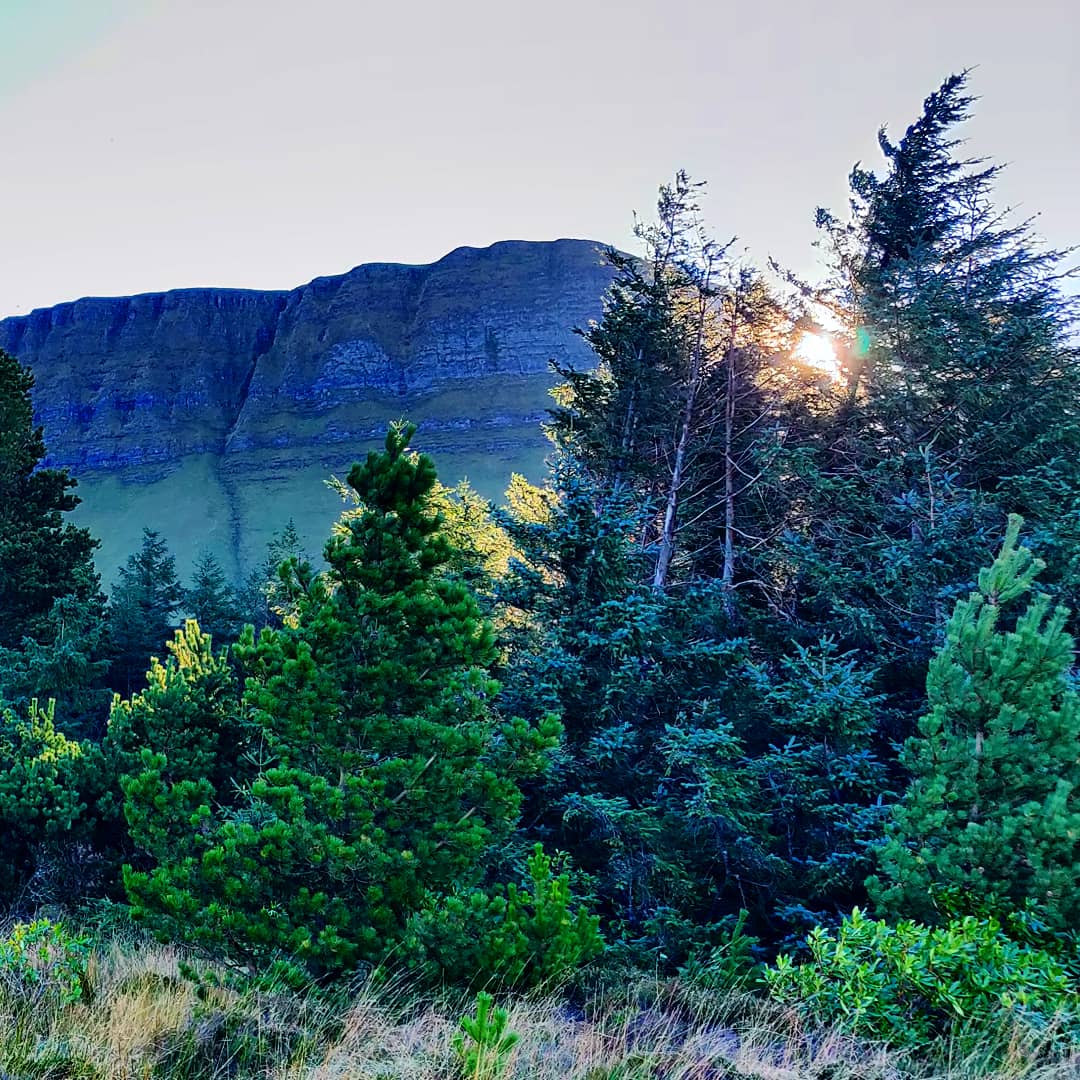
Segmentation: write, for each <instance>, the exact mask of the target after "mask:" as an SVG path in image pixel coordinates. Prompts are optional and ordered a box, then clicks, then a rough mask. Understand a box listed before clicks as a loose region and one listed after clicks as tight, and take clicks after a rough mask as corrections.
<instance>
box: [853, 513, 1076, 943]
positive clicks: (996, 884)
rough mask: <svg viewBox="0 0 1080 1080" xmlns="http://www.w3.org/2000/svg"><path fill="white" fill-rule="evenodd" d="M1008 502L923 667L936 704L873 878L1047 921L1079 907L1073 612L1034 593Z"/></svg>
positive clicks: (887, 888)
mask: <svg viewBox="0 0 1080 1080" xmlns="http://www.w3.org/2000/svg"><path fill="white" fill-rule="evenodd" d="M1021 524H1022V521H1021V519H1020V518H1019V517H1018V516H1015V515H1013V516H1011V517H1010V519H1009V524H1008V529H1007V530H1006V534H1005V541H1004V544H1003V546H1002V548H1001V552H1000V554H999V555H998V557H997V558H996V559H995V561H994V563H993V564H992V565H991V566H990V567H989V568H987V569H984V570H982V571H981V572H980V573H979V579H978V588H977V590H976V591H975V592H973V593H972V594H971V595H970V597H968V599H966V600H961V601H958V602H957V604H956V607H955V610H954V611H953V614H952V618H951V619H950V620H949V623H948V626H947V628H946V634H945V643H944V645H943V646H942V648H941V650H940V651H939V652H938V654H937V655H936V656H935V657H934V659H933V662H932V663H931V665H930V670H929V674H928V676H927V681H926V690H927V698H928V706H929V708H928V711H927V712H926V714H925V715H924V716H923V717H922V719H921V720H920V721H919V724H918V734H917V735H915V736H914V737H913V738H912V739H911V740H910V741H909V742H908V744H907V745H906V747H905V750H904V754H903V757H902V762H903V764H904V765H905V766H906V768H907V769H908V770H909V771H910V773H911V783H910V786H909V787H908V789H907V791H906V793H905V795H904V797H903V799H902V801H901V802H900V804H899V805H898V806H897V807H896V810H895V818H894V823H893V826H892V828H891V830H890V835H889V838H888V841H887V842H886V843H885V845H884V846H883V847H882V849H881V852H880V856H879V864H880V874H879V877H878V878H877V879H876V880H874V881H873V882H872V883H871V884H872V886H873V890H874V892H875V894H876V896H877V900H878V903H879V906H880V907H881V908H882V910H884V911H886V912H889V913H892V914H901V915H904V916H905V917H915V918H921V919H924V920H932V919H934V918H935V917H936V916H937V915H938V911H939V910H940V908H939V906H938V905H940V906H941V907H943V908H944V909H945V910H946V911H950V910H953V911H954V910H955V909H956V908H957V907H960V908H963V907H965V906H966V907H967V909H968V910H969V911H971V910H972V909H974V911H975V912H977V913H982V912H983V911H985V910H993V909H995V908H996V909H997V911H998V913H999V914H1002V915H1008V914H1010V913H1012V912H1016V911H1019V910H1021V909H1022V908H1023V907H1024V905H1025V903H1033V904H1034V905H1035V906H1036V908H1037V911H1038V915H1039V916H1040V918H1041V919H1042V920H1043V921H1044V922H1045V923H1046V924H1048V925H1050V926H1052V927H1054V928H1056V929H1059V930H1065V929H1070V928H1075V927H1076V926H1077V925H1078V920H1080V697H1078V695H1077V692H1076V689H1075V686H1074V684H1073V681H1072V678H1071V671H1072V665H1073V640H1072V638H1071V637H1070V636H1069V635H1068V634H1067V633H1066V632H1065V623H1066V620H1067V617H1068V612H1067V611H1066V610H1065V609H1064V608H1062V607H1057V608H1052V606H1051V601H1050V598H1049V597H1048V596H1046V595H1045V594H1044V595H1039V596H1037V597H1035V599H1034V600H1031V601H1030V602H1029V603H1028V604H1027V607H1026V609H1025V610H1024V611H1023V612H1022V613H1020V614H1018V615H1017V617H1016V618H1015V620H1014V619H1011V618H1010V617H1009V616H1010V614H1011V611H1012V609H1013V607H1014V605H1016V604H1017V602H1018V601H1020V600H1022V599H1023V598H1024V597H1025V596H1026V595H1027V594H1028V593H1029V592H1030V590H1031V588H1032V585H1033V583H1034V581H1035V578H1036V576H1037V575H1038V574H1039V572H1040V571H1041V570H1042V569H1043V563H1042V562H1041V561H1040V560H1038V559H1035V558H1034V557H1033V556H1032V554H1031V552H1030V551H1029V550H1028V549H1027V548H1025V547H1022V546H1020V545H1019V543H1018V538H1019V534H1020V527H1021Z"/></svg>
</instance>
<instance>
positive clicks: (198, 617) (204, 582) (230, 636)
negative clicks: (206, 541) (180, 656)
mask: <svg viewBox="0 0 1080 1080" xmlns="http://www.w3.org/2000/svg"><path fill="white" fill-rule="evenodd" d="M184 607H185V609H186V610H187V613H188V614H189V615H190V616H191V617H192V618H193V619H195V621H196V622H197V623H198V624H199V627H200V629H201V630H202V631H203V632H204V633H206V634H209V635H210V637H211V638H212V639H213V641H214V643H215V644H216V645H217V646H219V647H220V646H222V645H228V644H230V643H231V642H233V641H235V640H236V638H237V637H238V636H239V634H240V629H241V622H240V614H239V610H238V604H237V599H236V594H235V592H234V591H233V588H232V586H231V585H230V584H229V581H228V578H226V576H225V571H224V570H223V569H222V567H221V563H219V562H218V560H217V559H216V558H215V557H214V555H213V554H212V553H211V552H205V553H204V554H203V555H202V557H201V558H200V559H199V561H198V562H197V563H196V564H195V567H194V569H193V570H192V576H191V585H190V587H189V588H188V589H186V590H185V592H184Z"/></svg>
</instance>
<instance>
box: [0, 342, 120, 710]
mask: <svg viewBox="0 0 1080 1080" xmlns="http://www.w3.org/2000/svg"><path fill="white" fill-rule="evenodd" d="M33 385H34V380H33V376H32V375H31V373H30V372H29V371H28V370H27V369H26V368H24V367H22V366H21V365H20V364H19V363H18V362H17V361H16V360H15V359H14V357H12V356H9V355H8V354H7V353H5V352H3V351H2V350H0V700H3V699H6V700H8V701H10V702H16V701H18V702H20V703H22V704H23V705H24V706H25V705H26V704H28V703H29V700H30V699H31V698H34V697H37V698H40V699H41V700H42V701H44V700H46V699H47V698H48V697H56V698H57V699H58V704H57V709H58V714H57V715H58V719H59V721H60V722H61V723H63V724H70V725H72V727H75V728H78V727H80V726H82V725H84V724H89V725H92V724H93V723H94V722H96V719H99V718H100V716H101V713H100V707H101V704H102V703H101V701H100V700H99V698H97V697H95V690H96V688H97V687H98V686H99V685H100V684H99V681H98V680H99V679H100V675H101V671H100V669H99V667H98V666H97V664H96V661H97V659H98V657H97V656H96V655H94V653H95V652H96V650H97V648H98V644H99V640H100V630H101V621H102V609H103V604H104V597H102V595H101V587H100V580H99V578H98V575H97V571H96V570H95V568H94V563H93V553H94V550H95V549H96V547H97V541H96V540H94V539H93V538H92V537H91V535H90V533H89V532H88V531H87V530H86V529H80V528H77V527H76V526H74V525H72V524H70V522H68V521H66V520H65V515H66V514H67V513H69V512H70V511H71V510H73V509H74V508H75V507H76V506H77V505H78V502H79V500H78V498H77V497H76V496H75V494H74V493H73V490H72V489H73V488H74V487H75V481H74V480H73V479H72V478H71V477H70V476H69V475H68V473H67V472H66V471H65V470H62V469H48V468H41V467H40V466H41V463H42V461H43V459H44V457H45V443H44V440H43V438H42V429H41V428H40V427H35V426H34V422H33V407H32V403H31V397H30V394H31V390H32V388H33Z"/></svg>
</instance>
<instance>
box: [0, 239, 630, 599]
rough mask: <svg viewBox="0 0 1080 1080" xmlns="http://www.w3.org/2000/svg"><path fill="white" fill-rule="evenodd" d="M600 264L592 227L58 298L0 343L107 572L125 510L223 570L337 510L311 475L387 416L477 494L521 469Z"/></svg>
mask: <svg viewBox="0 0 1080 1080" xmlns="http://www.w3.org/2000/svg"><path fill="white" fill-rule="evenodd" d="M610 280H611V271H610V269H609V268H608V267H607V266H605V265H604V260H603V254H602V248H601V246H600V245H598V244H596V243H593V242H591V241H584V240H556V241H552V242H550V243H534V242H524V241H520V242H519V241H507V242H503V243H499V244H495V245H493V246H492V247H490V248H485V249H482V250H480V249H475V248H459V249H457V250H456V251H453V252H451V253H450V254H449V255H447V256H446V257H445V258H443V259H440V260H439V261H438V262H436V263H433V264H431V265H429V266H402V265H396V264H371V265H365V266H359V267H357V268H356V269H354V270H351V271H349V272H348V273H346V274H342V275H340V276H337V277H326V278H316V279H315V280H314V281H312V282H310V283H309V284H307V285H303V286H301V287H299V288H297V289H293V290H291V291H288V292H256V291H246V290H236V289H180V290H175V291H173V292H167V293H154V294H147V295H143V296H133V297H122V298H113V299H97V298H93V299H85V300H77V301H75V302H73V303H66V304H59V305H57V306H56V307H53V308H47V309H41V310H37V311H34V312H32V313H31V314H29V315H25V316H17V317H14V318H9V319H4V320H0V348H3V349H5V350H7V351H8V352H9V353H12V354H13V355H15V356H17V357H18V358H19V359H20V360H21V361H22V362H23V363H25V364H28V365H30V367H31V368H32V369H33V370H34V373H35V376H36V380H37V385H36V389H35V409H36V411H37V414H38V417H39V420H40V422H41V423H42V424H43V425H44V427H45V436H46V440H47V443H48V447H49V464H55V465H63V466H67V467H69V468H70V469H71V471H72V472H73V474H74V475H75V476H76V477H77V478H78V479H79V483H80V494H81V496H82V498H83V500H84V503H83V506H82V507H80V509H79V511H78V514H79V516H80V518H81V520H82V521H83V522H85V523H86V524H89V525H90V526H91V527H92V528H93V529H94V530H95V532H96V534H97V535H98V536H99V537H101V539H102V541H103V544H102V550H101V553H100V560H99V561H100V564H101V569H102V572H103V574H104V575H105V577H106V578H107V579H109V578H111V577H112V576H113V575H114V573H115V567H116V566H117V564H118V563H119V562H120V561H122V560H123V558H124V557H125V556H126V554H127V553H128V552H130V551H132V550H133V549H134V547H135V546H136V545H137V544H138V541H139V534H140V532H141V529H142V527H143V526H144V525H148V526H150V527H151V528H156V529H158V530H159V531H160V532H162V533H163V534H164V535H165V536H166V538H167V539H168V540H169V542H170V544H171V546H172V547H173V550H174V551H175V552H176V553H177V556H178V563H179V565H180V569H181V570H182V571H184V572H186V570H187V569H188V567H189V566H190V564H191V563H192V562H193V561H194V559H195V558H197V557H198V556H199V554H200V553H201V552H202V551H204V550H209V551H213V552H214V553H215V554H217V555H218V556H219V557H220V558H222V560H223V561H224V563H225V565H226V567H227V569H228V570H229V571H230V572H231V573H232V574H234V575H237V576H239V575H241V574H242V573H244V572H245V571H246V570H247V569H248V568H250V566H251V565H252V564H253V562H254V561H255V560H256V559H257V558H258V557H259V554H260V553H261V552H262V551H263V549H264V547H265V543H266V541H267V540H268V539H269V537H270V536H271V535H272V534H273V533H274V532H275V531H276V530H278V529H280V528H281V527H282V526H283V525H284V524H285V522H286V521H288V520H289V519H290V518H293V519H295V521H296V523H297V525H298V527H299V528H300V530H301V533H302V534H303V535H304V537H305V539H306V541H307V542H308V544H309V546H310V549H311V553H312V554H313V555H314V554H317V552H318V550H319V547H320V545H321V542H322V539H323V538H324V537H325V534H326V530H327V526H328V524H329V523H330V521H332V519H333V517H334V516H335V514H336V513H337V511H338V509H339V508H340V504H339V503H338V502H337V497H336V496H335V495H334V494H333V493H332V491H331V490H330V489H329V488H328V487H327V486H326V484H325V483H324V481H325V480H326V479H327V477H329V476H330V475H331V474H337V475H343V474H344V473H345V472H346V471H347V470H348V467H349V465H350V464H351V462H352V461H353V460H355V459H356V458H357V457H358V456H362V455H363V453H364V452H365V451H366V450H367V449H369V448H370V447H371V446H373V445H375V444H376V443H377V442H378V441H379V440H380V438H381V436H382V434H383V433H384V432H385V429H386V425H387V423H388V422H389V421H390V420H393V419H397V418H399V417H403V416H406V417H409V418H410V419H413V420H415V421H416V422H417V423H418V424H419V426H420V431H419V433H418V436H417V438H416V440H415V445H416V446H417V447H418V448H420V449H424V450H427V451H429V452H431V453H433V454H434V455H435V456H436V459H437V461H438V463H439V466H440V473H441V475H443V476H444V477H445V478H446V479H447V480H448V481H452V480H455V479H457V478H460V477H462V476H466V475H467V476H468V477H469V478H470V479H471V480H472V481H473V483H474V484H475V486H476V487H477V488H478V489H480V490H481V492H482V493H483V494H485V495H488V496H490V497H497V496H498V494H499V493H500V491H501V490H502V489H503V487H504V486H505V484H506V481H507V480H508V479H509V476H510V473H511V472H512V471H514V470H517V471H524V472H526V473H535V472H536V471H538V469H539V467H540V463H541V461H542V459H543V456H544V454H545V452H546V442H545V440H544V437H543V434H542V432H541V430H540V421H541V420H542V419H543V416H544V410H545V409H546V407H547V406H548V404H549V400H548V398H547V391H548V389H549V388H550V386H551V382H552V376H551V374H550V368H549V363H550V361H551V360H552V359H557V360H559V361H561V362H564V363H565V362H570V363H574V364H578V365H587V364H588V363H589V356H590V354H589V352H588V350H587V348H586V347H585V344H584V342H583V341H582V340H581V338H580V337H579V336H578V335H576V334H575V333H574V328H575V327H580V326H584V325H586V324H587V323H588V322H589V321H590V320H591V319H595V318H596V317H598V315H599V314H600V310H601V303H602V296H603V294H604V292H605V290H606V288H607V286H608V285H609V283H610Z"/></svg>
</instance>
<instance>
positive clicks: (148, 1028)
mask: <svg viewBox="0 0 1080 1080" xmlns="http://www.w3.org/2000/svg"><path fill="white" fill-rule="evenodd" d="M90 982H91V985H92V988H93V996H92V998H91V999H90V1000H89V1001H85V1002H81V1003H79V1004H75V1005H62V1004H59V1003H57V1002H55V1001H52V1002H50V1000H49V999H48V998H47V997H41V996H39V997H38V998H37V1000H31V999H29V998H28V997H27V996H26V995H25V994H24V995H21V996H20V995H16V994H12V993H11V992H10V991H9V992H7V993H6V994H5V993H0V1080H136V1078H137V1080H156V1078H169V1080H180V1078H184V1080H204V1078H205V1080H219V1078H220V1080H226V1078H230V1080H244V1078H251V1080H254V1078H256V1077H258V1078H263V1080H429V1078H430V1080H463V1078H462V1075H461V1066H460V1064H459V1062H458V1060H457V1058H456V1056H455V1053H454V1050H453V1046H452V1041H453V1037H454V1034H455V1032H456V1031H457V1029H458V1020H459V1018H460V1016H461V1015H462V1013H463V1012H464V1011H465V1010H466V1008H467V1005H466V1003H465V1002H463V1001H455V1000H452V999H444V1000H442V1001H432V1000H428V1001H424V1000H420V999H418V998H417V997H416V996H415V995H411V994H409V993H408V992H407V991H406V990H405V989H404V988H398V989H396V990H394V989H391V990H387V989H386V988H385V987H383V988H380V989H378V990H376V989H374V988H372V987H370V986H369V987H362V988H360V989H359V990H358V991H357V992H356V993H355V994H354V995H353V996H352V997H351V998H350V999H349V1000H348V1001H347V1002H339V1003H337V1004H333V1003H328V1002H326V1001H323V1000H319V999H314V998H313V999H308V1000H305V999H302V998H299V997H297V996H296V995H293V994H290V993H287V992H284V991H283V992H272V993H268V992H254V991H245V992H240V991H236V990H229V989H223V988H219V987H212V988H209V989H207V988H202V989H199V988H197V987H196V986H195V985H193V984H192V983H191V982H189V981H187V980H185V979H183V978H182V977H181V974H180V967H179V956H178V955H177V953H176V952H175V951H173V950H170V949H164V948H158V947H149V946H140V947H125V946H121V945H119V944H117V945H112V946H109V947H107V948H103V949H102V950H100V951H99V952H97V953H96V954H95V955H94V957H93V960H92V962H91V968H90ZM507 1007H508V1009H509V1012H510V1027H511V1029H512V1030H514V1031H516V1032H518V1033H519V1034H520V1036H521V1038H520V1042H519V1043H518V1044H517V1046H516V1047H515V1048H514V1050H513V1052H512V1055H511V1056H510V1058H509V1060H508V1062H507V1066H506V1071H505V1073H504V1075H503V1077H501V1078H500V1080H740V1078H746V1080H802V1078H807V1080H810V1078H817V1080H892V1078H896V1080H901V1078H904V1077H910V1076H916V1077H919V1078H920V1080H973V1078H975V1077H980V1078H982V1077H994V1078H997V1080H1066V1078H1073V1077H1080V1058H1076V1059H1073V1060H1068V1061H1061V1060H1059V1061H1056V1062H1053V1063H1047V1062H1046V1060H1045V1055H1040V1054H1039V1053H1038V1052H1034V1051H1033V1048H1032V1047H1031V1046H1030V1045H1026V1044H1020V1043H1017V1044H1016V1046H1015V1048H1014V1049H1013V1051H1012V1052H1011V1053H1010V1054H1009V1055H1008V1056H1007V1060H1006V1061H1005V1063H1004V1064H1003V1065H1002V1064H999V1065H998V1066H997V1067H995V1068H991V1067H989V1066H988V1064H987V1062H985V1061H981V1060H978V1059H977V1058H970V1057H969V1058H967V1059H965V1060H956V1061H954V1062H952V1063H951V1065H948V1066H942V1067H936V1068H932V1067H929V1066H926V1065H921V1066H920V1065H918V1064H917V1063H915V1062H913V1061H911V1060H908V1059H904V1058H902V1057H899V1056H898V1055H896V1054H895V1053H892V1052H889V1051H887V1050H885V1049H884V1048H881V1047H876V1046H873V1045H869V1044H866V1043H862V1042H859V1041H857V1040H853V1039H851V1038H848V1037H845V1036H844V1035H842V1034H840V1033H838V1032H830V1031H821V1030H806V1029H805V1028H804V1027H803V1026H802V1025H801V1024H800V1022H799V1021H798V1019H797V1018H796V1017H795V1016H794V1015H793V1014H791V1013H790V1012H787V1011H783V1010H780V1009H777V1008H773V1007H770V1006H768V1005H767V1004H764V1003H762V1002H760V1001H747V1000H745V999H744V1000H741V1001H740V1000H735V999H720V998H718V997H717V996H716V995H709V994H705V993H702V992H696V991H692V990H689V989H688V988H686V987H685V986H679V985H678V984H663V985H653V986H651V987H638V988H635V989H634V990H633V991H627V992H626V993H625V994H624V995H623V996H622V998H621V999H617V1000H612V999H611V997H610V996H608V997H607V998H606V999H605V1001H604V1004H603V1005H602V1006H600V1005H596V1006H595V1007H592V1008H589V1009H586V1010H578V1009H573V1008H570V1007H568V1006H566V1005H564V1004H562V1003H561V1002H560V1001H559V1000H558V999H555V998H545V999H530V998H521V997H518V998H516V999H513V1000H511V1001H509V1002H507ZM939 1049H940V1050H941V1051H942V1054H941V1055H940V1059H943V1060H947V1058H948V1052H947V1048H939Z"/></svg>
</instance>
